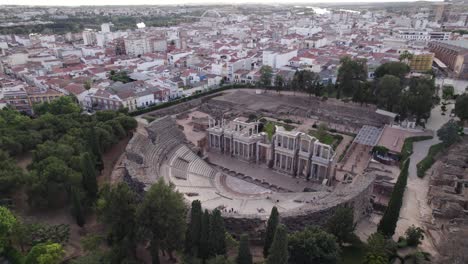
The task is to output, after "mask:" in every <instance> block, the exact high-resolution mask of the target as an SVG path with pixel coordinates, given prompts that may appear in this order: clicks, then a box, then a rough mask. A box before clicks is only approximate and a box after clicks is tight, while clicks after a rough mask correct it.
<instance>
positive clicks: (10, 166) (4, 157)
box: [0, 150, 26, 197]
mask: <svg viewBox="0 0 468 264" xmlns="http://www.w3.org/2000/svg"><path fill="white" fill-rule="evenodd" d="M25 182H26V175H25V173H24V172H23V171H22V170H21V169H20V168H19V167H18V166H16V163H15V161H14V160H13V159H12V158H10V157H9V155H8V153H6V152H4V151H2V150H0V197H2V196H4V195H8V194H10V193H11V192H13V191H15V190H16V189H17V188H18V187H20V186H21V185H22V184H24V183H25Z"/></svg>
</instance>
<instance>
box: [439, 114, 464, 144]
mask: <svg viewBox="0 0 468 264" xmlns="http://www.w3.org/2000/svg"><path fill="white" fill-rule="evenodd" d="M458 130H459V127H458V125H457V123H455V122H454V121H452V120H450V121H448V122H447V123H445V124H444V125H443V126H442V127H441V128H440V129H439V130H437V136H438V137H439V139H440V140H442V142H443V143H444V145H445V146H450V145H452V144H453V143H455V142H458V141H460V135H459V134H458Z"/></svg>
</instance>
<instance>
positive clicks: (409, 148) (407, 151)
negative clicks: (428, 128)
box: [400, 136, 432, 169]
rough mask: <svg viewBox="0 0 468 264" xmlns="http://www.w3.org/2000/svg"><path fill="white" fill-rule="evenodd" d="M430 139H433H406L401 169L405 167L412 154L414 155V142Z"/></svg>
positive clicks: (426, 137)
mask: <svg viewBox="0 0 468 264" xmlns="http://www.w3.org/2000/svg"><path fill="white" fill-rule="evenodd" d="M429 139H432V136H418V137H409V138H406V139H405V142H404V143H403V147H402V148H401V159H400V169H401V168H402V167H403V164H404V162H405V161H406V160H407V159H408V158H409V157H410V156H411V154H413V142H417V141H424V140H429Z"/></svg>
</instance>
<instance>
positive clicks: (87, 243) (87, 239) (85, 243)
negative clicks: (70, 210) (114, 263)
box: [80, 234, 104, 252]
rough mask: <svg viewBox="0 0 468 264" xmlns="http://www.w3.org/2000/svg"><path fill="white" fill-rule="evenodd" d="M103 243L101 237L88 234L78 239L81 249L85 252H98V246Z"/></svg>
mask: <svg viewBox="0 0 468 264" xmlns="http://www.w3.org/2000/svg"><path fill="white" fill-rule="evenodd" d="M103 241H104V237H103V236H101V235H95V234H89V235H87V236H84V237H82V238H81V239H80V244H81V248H82V249H83V250H84V251H86V252H95V251H99V246H100V245H101V243H102V242H103Z"/></svg>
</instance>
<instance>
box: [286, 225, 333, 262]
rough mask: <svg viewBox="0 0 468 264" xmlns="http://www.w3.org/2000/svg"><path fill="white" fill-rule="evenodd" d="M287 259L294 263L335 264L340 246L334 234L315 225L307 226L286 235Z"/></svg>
mask: <svg viewBox="0 0 468 264" xmlns="http://www.w3.org/2000/svg"><path fill="white" fill-rule="evenodd" d="M288 247H289V260H290V262H291V263H295V264H310V263H322V264H335V263H337V262H338V260H339V257H340V247H339V245H338V243H337V242H336V238H335V236H333V235H332V234H329V233H327V232H325V231H323V230H322V229H320V228H317V227H307V228H306V229H304V230H303V231H300V232H295V233H293V234H291V235H289V237H288Z"/></svg>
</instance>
